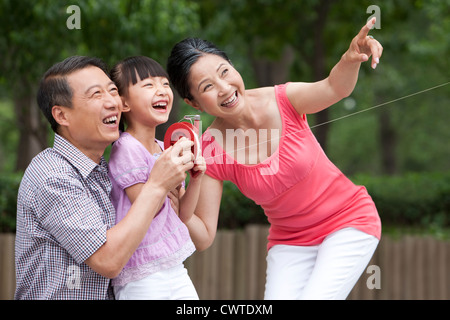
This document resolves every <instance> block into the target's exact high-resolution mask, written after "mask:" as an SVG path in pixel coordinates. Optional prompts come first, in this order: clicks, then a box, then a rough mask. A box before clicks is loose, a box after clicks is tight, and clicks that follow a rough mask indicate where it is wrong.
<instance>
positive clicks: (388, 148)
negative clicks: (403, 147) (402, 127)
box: [378, 109, 397, 175]
mask: <svg viewBox="0 0 450 320" xmlns="http://www.w3.org/2000/svg"><path fill="white" fill-rule="evenodd" d="M378 120H379V121H378V122H379V133H380V150H381V165H382V171H383V173H384V174H388V175H393V174H396V173H397V159H396V155H395V149H396V146H397V136H396V134H395V128H394V127H393V125H392V122H391V117H390V114H389V110H388V109H381V110H380V111H379V117H378Z"/></svg>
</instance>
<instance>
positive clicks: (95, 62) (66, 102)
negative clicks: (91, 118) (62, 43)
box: [37, 56, 109, 132]
mask: <svg viewBox="0 0 450 320" xmlns="http://www.w3.org/2000/svg"><path fill="white" fill-rule="evenodd" d="M87 67H97V68H100V69H101V70H103V72H105V74H106V75H107V76H109V74H108V69H107V67H106V64H105V63H104V62H103V61H102V60H100V59H98V58H93V57H84V56H73V57H69V58H67V59H65V60H64V61H61V62H58V63H56V64H55V65H53V66H52V67H50V69H48V70H47V72H46V73H45V74H44V76H43V77H42V79H41V82H40V84H39V89H38V92H37V103H38V106H39V108H40V109H41V111H42V113H43V114H44V116H45V117H46V118H47V120H48V122H50V126H51V127H52V130H53V131H54V132H56V130H57V129H58V123H57V122H56V120H55V119H54V118H53V115H52V108H53V106H57V105H59V106H65V107H68V108H72V96H73V90H72V88H71V87H70V85H69V83H68V81H67V76H68V75H70V74H71V73H73V72H75V71H77V70H81V69H84V68H87Z"/></svg>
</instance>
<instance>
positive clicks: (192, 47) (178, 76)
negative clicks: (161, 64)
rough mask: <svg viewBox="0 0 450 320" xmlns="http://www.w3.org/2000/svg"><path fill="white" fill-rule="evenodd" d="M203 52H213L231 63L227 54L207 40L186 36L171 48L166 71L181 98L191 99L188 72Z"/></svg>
mask: <svg viewBox="0 0 450 320" xmlns="http://www.w3.org/2000/svg"><path fill="white" fill-rule="evenodd" d="M205 54H215V55H217V56H220V57H222V58H224V59H225V60H227V61H228V62H229V63H230V64H231V61H230V59H229V58H228V56H227V54H226V53H225V52H223V51H222V50H220V49H219V48H217V47H216V46H215V45H214V44H213V43H211V42H209V41H207V40H202V39H198V38H187V39H184V40H182V41H180V42H178V43H177V44H175V46H174V47H173V48H172V52H171V53H170V56H169V59H168V61H167V73H168V74H169V79H170V82H171V83H172V85H173V87H174V88H175V89H176V90H177V92H178V94H179V95H180V96H181V98H187V99H190V100H192V95H191V93H190V87H189V81H188V80H189V73H190V71H191V67H192V65H193V64H194V63H195V62H197V60H198V59H199V58H200V57H202V56H204V55H205Z"/></svg>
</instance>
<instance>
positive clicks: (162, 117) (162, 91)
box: [122, 77, 173, 127]
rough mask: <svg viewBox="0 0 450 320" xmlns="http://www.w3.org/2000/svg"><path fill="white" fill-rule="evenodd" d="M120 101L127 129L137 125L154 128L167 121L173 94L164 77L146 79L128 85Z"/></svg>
mask: <svg viewBox="0 0 450 320" xmlns="http://www.w3.org/2000/svg"><path fill="white" fill-rule="evenodd" d="M122 101H123V112H126V114H125V117H126V119H127V124H128V126H129V127H136V126H137V125H139V124H143V125H145V126H151V127H156V126H157V125H159V124H163V123H165V122H167V121H168V119H169V114H170V111H171V110H172V104H173V92H172V89H171V88H170V83H169V80H168V79H167V78H166V77H148V78H145V79H143V80H141V79H139V80H138V82H137V83H136V84H134V85H130V86H129V87H128V92H127V94H126V95H125V96H123V97H122Z"/></svg>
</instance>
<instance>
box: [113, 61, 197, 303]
mask: <svg viewBox="0 0 450 320" xmlns="http://www.w3.org/2000/svg"><path fill="white" fill-rule="evenodd" d="M111 79H112V80H113V81H114V82H115V83H116V85H117V87H118V89H119V94H120V96H121V98H122V102H123V113H122V119H123V120H124V124H125V125H126V129H125V131H123V129H124V126H122V131H123V132H121V134H120V137H119V139H118V140H117V141H116V142H115V143H114V144H113V147H112V150H111V156H110V161H109V169H110V172H109V174H110V178H111V181H112V193H111V194H112V201H113V203H114V206H115V208H116V223H118V222H119V221H120V220H122V219H124V218H125V216H126V214H127V212H128V209H129V208H130V206H131V204H132V203H133V201H134V200H135V199H136V197H137V195H138V194H139V192H140V191H141V188H142V185H143V183H145V181H147V179H148V176H149V175H150V174H151V170H152V167H153V165H154V164H155V161H157V158H158V156H159V154H160V153H161V152H162V150H163V143H162V142H161V141H159V140H156V139H155V128H156V126H157V125H159V124H162V123H165V122H167V120H168V117H169V113H170V111H171V109H172V102H173V92H172V90H171V88H170V86H169V81H168V76H167V75H166V72H165V71H164V69H163V68H162V67H161V65H160V64H158V63H157V62H156V61H154V60H152V59H150V58H147V57H142V56H138V57H130V58H127V59H125V60H123V61H121V62H119V63H118V64H116V65H115V66H114V68H113V69H112V70H111ZM195 163H196V166H195V167H194V170H195V171H198V172H199V174H196V175H195V177H191V178H190V182H189V186H188V187H187V190H186V191H185V192H180V194H181V195H182V197H181V198H180V200H179V204H178V205H179V206H178V208H179V216H178V215H177V212H175V210H174V209H173V207H172V206H171V200H170V198H169V196H168V197H166V199H165V201H164V202H163V203H160V204H159V205H160V210H159V212H158V213H157V214H156V216H155V217H154V219H153V221H152V223H151V225H150V228H149V229H148V231H147V234H146V235H145V237H144V239H143V241H142V243H141V244H140V245H139V247H138V249H137V250H136V251H135V253H134V254H133V255H132V257H131V258H130V260H129V261H128V263H127V264H126V266H125V267H124V269H123V270H122V272H121V273H120V275H119V276H118V277H117V278H115V279H113V281H112V284H113V286H114V293H115V297H116V299H198V295H197V292H196V290H195V288H194V286H193V284H192V281H191V279H190V277H189V276H188V274H187V270H186V269H185V268H184V266H183V261H184V260H185V259H186V258H188V257H189V256H190V255H191V254H192V253H193V252H194V251H195V246H194V243H193V241H192V240H191V238H190V236H189V231H188V229H187V227H186V225H185V224H184V223H183V222H185V223H189V220H191V218H192V217H193V211H194V208H195V206H196V203H197V200H198V196H199V189H200V182H201V179H202V176H203V174H204V172H205V170H206V165H205V161H204V159H203V158H202V157H199V158H198V159H196V162H195ZM181 188H183V186H181ZM182 191H184V189H183V190H182Z"/></svg>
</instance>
